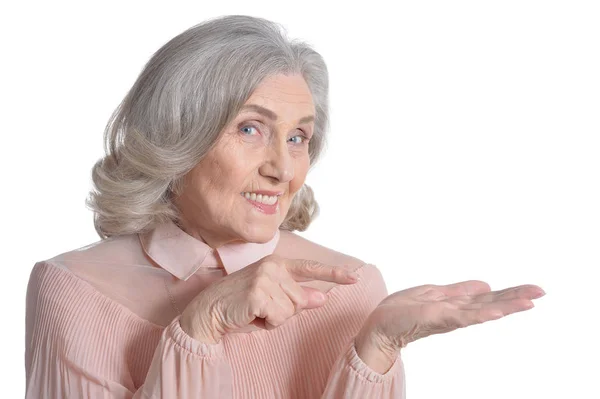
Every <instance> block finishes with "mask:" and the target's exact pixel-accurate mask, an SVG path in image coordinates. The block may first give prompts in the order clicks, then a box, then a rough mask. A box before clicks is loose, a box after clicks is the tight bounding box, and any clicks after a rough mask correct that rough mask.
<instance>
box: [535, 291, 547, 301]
mask: <svg viewBox="0 0 600 399" xmlns="http://www.w3.org/2000/svg"><path fill="white" fill-rule="evenodd" d="M544 295H546V292H544V290H542V291H541V292H538V293H537V294H535V295H534V297H533V299H538V298H541V297H543V296H544Z"/></svg>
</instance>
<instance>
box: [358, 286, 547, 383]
mask: <svg viewBox="0 0 600 399" xmlns="http://www.w3.org/2000/svg"><path fill="white" fill-rule="evenodd" d="M544 294H545V293H544V291H543V290H542V289H541V288H540V287H538V286H536V285H521V286H517V287H512V288H507V289H504V290H501V291H491V290H490V286H489V285H488V284H487V283H485V282H483V281H477V280H471V281H464V282H461V283H456V284H450V285H422V286H419V287H413V288H409V289H406V290H403V291H398V292H395V293H393V294H391V295H389V296H388V297H386V298H385V299H384V300H383V301H381V303H380V304H379V305H378V306H377V308H375V310H374V311H373V312H372V313H371V314H370V315H369V317H368V318H367V320H366V322H365V324H364V326H363V328H362V329H361V331H360V333H359V334H358V336H357V337H356V341H355V345H356V351H357V353H358V355H359V356H360V357H361V359H362V360H363V361H364V362H365V363H366V364H367V365H369V366H370V367H371V368H372V369H374V370H375V371H378V372H379V373H381V374H384V373H385V372H387V370H388V369H389V368H390V367H391V365H392V364H393V363H394V361H395V360H396V357H397V356H398V353H399V351H400V349H401V348H403V347H405V346H406V345H407V344H408V343H410V342H413V341H415V340H417V339H420V338H424V337H427V336H429V335H432V334H441V333H446V332H449V331H453V330H456V329H457V328H463V327H467V326H470V325H473V324H479V323H484V322H486V321H490V320H496V319H499V318H501V317H503V316H506V315H509V314H512V313H516V312H520V311H523V310H527V309H531V308H532V307H533V302H532V301H531V300H532V299H537V298H540V297H542V296H543V295H544Z"/></svg>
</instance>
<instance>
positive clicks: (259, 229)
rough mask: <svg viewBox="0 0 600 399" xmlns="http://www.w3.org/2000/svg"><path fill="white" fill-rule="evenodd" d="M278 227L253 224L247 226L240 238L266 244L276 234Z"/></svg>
mask: <svg viewBox="0 0 600 399" xmlns="http://www.w3.org/2000/svg"><path fill="white" fill-rule="evenodd" d="M277 229H278V227H276V226H274V225H264V224H263V225H253V226H248V227H246V228H245V229H244V230H243V232H242V234H240V238H242V239H243V240H244V241H246V242H254V243H257V244H264V243H266V242H269V241H271V240H272V239H273V237H274V236H275V233H276V232H277Z"/></svg>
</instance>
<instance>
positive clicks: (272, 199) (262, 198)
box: [242, 192, 277, 205]
mask: <svg viewBox="0 0 600 399" xmlns="http://www.w3.org/2000/svg"><path fill="white" fill-rule="evenodd" d="M242 196H244V197H245V198H246V199H249V200H252V201H256V202H260V203H261V204H265V205H274V204H275V203H276V202H277V196H276V195H273V196H270V195H262V194H258V195H257V194H256V193H247V192H245V193H242Z"/></svg>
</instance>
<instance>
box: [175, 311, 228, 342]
mask: <svg viewBox="0 0 600 399" xmlns="http://www.w3.org/2000/svg"><path fill="white" fill-rule="evenodd" d="M207 321H208V320H207V318H205V317H201V316H199V315H198V314H192V312H187V311H186V310H184V311H183V313H182V314H181V317H180V318H179V325H180V326H181V329H182V330H183V332H185V333H186V334H187V335H189V336H190V337H192V338H193V339H195V340H196V341H199V342H202V343H205V344H213V345H214V344H216V343H218V342H219V341H220V340H221V338H222V336H221V334H219V333H216V329H211V328H210V327H209V325H210V323H207Z"/></svg>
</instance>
